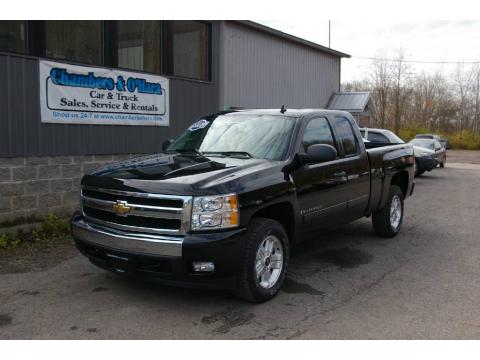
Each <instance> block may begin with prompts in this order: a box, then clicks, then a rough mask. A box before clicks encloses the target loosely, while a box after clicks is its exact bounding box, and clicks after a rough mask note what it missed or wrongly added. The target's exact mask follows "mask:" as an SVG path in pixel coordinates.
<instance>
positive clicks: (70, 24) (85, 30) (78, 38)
mask: <svg viewBox="0 0 480 360" xmlns="http://www.w3.org/2000/svg"><path fill="white" fill-rule="evenodd" d="M45 56H47V57H51V58H56V59H65V60H72V61H78V62H83V63H88V64H101V63H102V23H101V21H81V20H74V21H46V22H45Z"/></svg>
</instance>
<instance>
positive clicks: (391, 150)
mask: <svg viewBox="0 0 480 360" xmlns="http://www.w3.org/2000/svg"><path fill="white" fill-rule="evenodd" d="M367 144H369V143H365V145H367ZM370 144H372V143H370ZM373 144H375V146H373V147H371V148H367V154H368V160H369V162H370V178H371V181H370V202H369V205H368V211H367V212H368V213H371V212H372V211H374V210H375V209H378V208H381V207H382V205H383V202H384V201H385V199H386V196H387V195H388V194H387V193H388V189H389V188H390V181H391V178H392V177H393V176H394V175H395V174H396V173H398V170H399V169H405V170H406V171H407V174H408V170H407V168H408V167H409V166H412V165H413V163H414V159H413V146H412V145H411V144H398V145H390V144H387V145H385V144H384V145H383V146H379V144H378V143H373ZM366 147H367V146H366ZM412 174H413V173H412Z"/></svg>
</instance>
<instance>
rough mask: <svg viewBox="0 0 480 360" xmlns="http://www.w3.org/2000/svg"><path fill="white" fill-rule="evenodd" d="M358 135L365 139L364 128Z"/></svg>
mask: <svg viewBox="0 0 480 360" xmlns="http://www.w3.org/2000/svg"><path fill="white" fill-rule="evenodd" d="M360 135H362V138H364V139H366V137H365V130H360Z"/></svg>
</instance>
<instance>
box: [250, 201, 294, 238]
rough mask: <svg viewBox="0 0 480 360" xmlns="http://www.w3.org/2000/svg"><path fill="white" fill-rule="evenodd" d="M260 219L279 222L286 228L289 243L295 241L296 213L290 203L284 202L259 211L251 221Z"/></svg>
mask: <svg viewBox="0 0 480 360" xmlns="http://www.w3.org/2000/svg"><path fill="white" fill-rule="evenodd" d="M259 217H262V218H267V219H272V220H275V221H278V222H279V223H280V224H282V226H283V227H284V228H285V231H286V232H287V235H288V240H289V242H292V241H293V238H294V235H295V213H294V209H293V205H292V204H291V203H290V202H288V201H282V202H279V203H275V204H271V205H268V206H266V207H264V208H262V209H260V210H257V211H256V212H255V213H254V214H253V215H252V216H251V218H250V221H252V220H253V219H255V218H259Z"/></svg>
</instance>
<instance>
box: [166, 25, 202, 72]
mask: <svg viewBox="0 0 480 360" xmlns="http://www.w3.org/2000/svg"><path fill="white" fill-rule="evenodd" d="M207 54H208V25H206V24H203V23H201V22H197V21H173V75H177V76H183V77H189V78H194V79H200V80H208V57H207Z"/></svg>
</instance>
